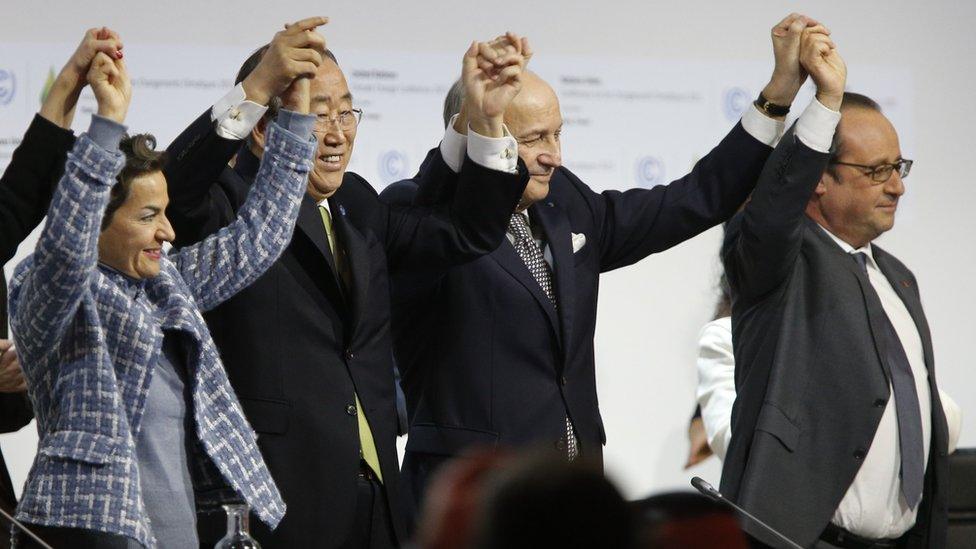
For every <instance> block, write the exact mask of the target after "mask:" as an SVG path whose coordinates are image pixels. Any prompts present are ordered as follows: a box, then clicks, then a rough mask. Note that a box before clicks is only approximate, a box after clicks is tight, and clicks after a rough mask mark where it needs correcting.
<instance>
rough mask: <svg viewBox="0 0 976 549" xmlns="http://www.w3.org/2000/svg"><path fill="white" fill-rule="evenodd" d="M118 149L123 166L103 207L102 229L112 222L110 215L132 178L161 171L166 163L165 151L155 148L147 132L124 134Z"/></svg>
mask: <svg viewBox="0 0 976 549" xmlns="http://www.w3.org/2000/svg"><path fill="white" fill-rule="evenodd" d="M119 150H120V151H122V152H123V153H124V154H125V167H124V168H122V172H121V173H119V175H118V177H116V181H117V183H116V185H115V186H114V187H112V194H111V195H110V197H109V201H108V206H106V207H105V217H103V218H102V230H103V231H104V230H105V228H106V227H108V225H109V223H111V222H112V216H113V215H114V214H115V211H116V210H118V209H119V208H120V207H121V206H122V204H123V203H125V201H126V199H127V198H129V190H130V189H131V188H132V180H133V179H135V178H137V177H140V176H143V175H146V174H150V173H153V172H158V171H162V169H163V166H165V165H166V158H167V156H166V151H157V150H156V138H155V137H153V136H152V135H151V134H148V133H141V134H138V135H133V136H129V135H126V136H124V137H123V138H122V141H121V142H120V143H119Z"/></svg>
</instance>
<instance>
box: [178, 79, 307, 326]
mask: <svg viewBox="0 0 976 549" xmlns="http://www.w3.org/2000/svg"><path fill="white" fill-rule="evenodd" d="M283 101H284V107H285V108H283V109H282V110H281V111H280V112H279V114H278V118H277V120H276V121H275V123H273V124H271V127H270V128H269V130H268V133H267V140H266V145H265V151H264V154H263V156H262V157H261V166H260V168H259V169H258V174H257V177H256V179H255V181H254V185H253V186H252V187H251V190H250V191H249V192H248V195H247V200H246V201H245V202H244V205H243V206H242V207H241V209H240V211H239V213H238V216H237V219H236V220H235V221H234V222H233V223H231V224H230V225H228V226H226V227H224V228H223V229H220V230H219V231H218V232H216V233H215V234H213V235H210V236H208V237H207V238H205V239H204V240H202V241H200V242H199V243H197V244H194V245H191V246H187V247H185V248H183V249H181V250H180V251H179V252H178V253H176V254H174V255H173V256H172V259H173V260H174V261H175V262H176V265H177V268H178V269H179V271H180V273H181V274H182V275H183V279H184V280H185V281H186V283H187V285H188V286H189V288H190V291H191V292H192V293H193V295H194V297H195V299H196V300H197V303H198V304H199V306H200V308H201V309H202V310H204V311H206V310H209V309H212V308H214V307H216V306H217V305H219V304H220V303H222V302H224V301H225V300H227V299H229V298H230V297H231V296H233V295H234V294H236V293H237V292H239V291H240V290H242V289H243V288H245V287H247V286H248V285H249V284H251V283H252V282H254V281H255V280H256V279H257V278H258V277H260V276H261V275H262V274H264V272H265V271H266V270H268V268H269V267H271V265H272V264H273V263H274V262H275V261H276V260H277V259H278V257H279V256H281V253H282V252H284V250H285V248H286V247H287V246H288V243H289V242H290V241H291V235H292V231H293V229H294V228H295V221H296V219H297V218H298V210H299V205H300V204H301V200H302V196H303V195H304V194H305V188H306V186H307V184H308V174H309V171H310V170H311V168H312V158H313V154H314V153H315V149H316V142H315V140H314V139H313V138H312V127H313V126H314V123H315V118H314V117H313V116H311V115H309V114H308V103H309V85H308V79H307V78H298V79H297V80H296V81H295V82H294V83H293V84H292V86H291V87H290V88H289V90H288V91H287V92H286V93H285V95H284V96H283ZM292 109H293V110H292Z"/></svg>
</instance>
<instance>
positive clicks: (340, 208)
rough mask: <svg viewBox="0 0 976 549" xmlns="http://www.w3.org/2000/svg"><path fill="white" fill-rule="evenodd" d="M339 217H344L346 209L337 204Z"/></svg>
mask: <svg viewBox="0 0 976 549" xmlns="http://www.w3.org/2000/svg"><path fill="white" fill-rule="evenodd" d="M339 215H346V207H345V206H343V205H342V204H339Z"/></svg>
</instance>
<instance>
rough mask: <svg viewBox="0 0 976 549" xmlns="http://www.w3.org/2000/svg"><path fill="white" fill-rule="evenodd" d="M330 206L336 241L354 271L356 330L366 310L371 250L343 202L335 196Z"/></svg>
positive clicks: (331, 199)
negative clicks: (347, 212)
mask: <svg viewBox="0 0 976 549" xmlns="http://www.w3.org/2000/svg"><path fill="white" fill-rule="evenodd" d="M329 208H330V209H331V211H332V223H333V224H334V226H335V228H336V242H337V243H338V244H339V245H340V246H342V247H343V249H344V250H345V252H346V258H347V259H348V261H349V265H348V266H349V271H350V272H351V273H352V277H351V278H352V281H351V282H352V288H348V291H349V294H350V295H351V296H352V300H351V301H352V303H351V305H352V326H351V328H352V330H355V328H356V326H358V325H359V323H360V321H361V320H362V317H363V313H364V312H365V308H366V296H367V295H368V292H369V278H370V264H369V250H368V246H367V243H366V237H365V236H363V234H362V233H361V232H359V229H357V228H356V227H355V226H354V225H353V224H352V221H351V220H350V219H349V217H348V216H347V215H346V208H345V206H343V204H342V202H341V201H340V200H338V199H336V198H335V197H334V196H333V197H332V198H330V199H329ZM326 246H328V244H326ZM333 272H336V271H333Z"/></svg>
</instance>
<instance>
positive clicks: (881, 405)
mask: <svg viewBox="0 0 976 549" xmlns="http://www.w3.org/2000/svg"><path fill="white" fill-rule="evenodd" d="M885 404H888V401H887V400H885V399H883V398H879V399H878V400H875V401H874V407H875V408H884V407H885Z"/></svg>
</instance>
